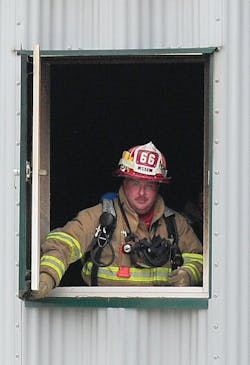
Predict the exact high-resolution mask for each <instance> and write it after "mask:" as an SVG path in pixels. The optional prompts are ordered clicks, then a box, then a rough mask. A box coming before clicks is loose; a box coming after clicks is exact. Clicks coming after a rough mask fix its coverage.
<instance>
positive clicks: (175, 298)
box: [18, 48, 216, 308]
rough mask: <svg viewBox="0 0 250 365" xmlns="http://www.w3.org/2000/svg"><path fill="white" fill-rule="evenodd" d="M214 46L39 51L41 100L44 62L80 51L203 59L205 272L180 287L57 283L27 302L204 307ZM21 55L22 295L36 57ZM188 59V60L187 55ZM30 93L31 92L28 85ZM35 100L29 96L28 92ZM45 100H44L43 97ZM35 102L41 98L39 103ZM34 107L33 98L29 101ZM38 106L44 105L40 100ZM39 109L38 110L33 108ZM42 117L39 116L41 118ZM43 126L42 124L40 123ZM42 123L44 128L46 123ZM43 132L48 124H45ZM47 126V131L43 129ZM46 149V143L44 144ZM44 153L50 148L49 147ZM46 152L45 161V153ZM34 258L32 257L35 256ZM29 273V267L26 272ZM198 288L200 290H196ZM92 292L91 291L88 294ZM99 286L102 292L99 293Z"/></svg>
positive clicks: (26, 258) (208, 282)
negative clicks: (195, 282) (198, 281)
mask: <svg viewBox="0 0 250 365" xmlns="http://www.w3.org/2000/svg"><path fill="white" fill-rule="evenodd" d="M215 51H216V48H198V49H144V50H106V51H99V50H96V51H94V50H93V51H82V50H81V51H63V50H58V51H45V50H42V51H40V52H39V56H40V58H41V60H40V61H39V62H40V66H41V70H39V72H40V71H42V74H43V76H42V77H41V75H40V74H38V77H37V79H38V81H41V84H42V86H41V87H40V91H41V94H42V96H41V95H40V99H42V100H43V101H44V100H46V98H47V97H49V96H48V95H49V93H48V95H47V96H46V93H47V92H48V90H47V88H48V87H49V78H50V74H49V65H50V63H51V62H57V60H58V61H59V60H60V61H61V60H62V59H69V58H70V59H72V60H75V59H78V60H80V59H84V58H85V57H89V56H91V57H110V56H112V57H125V58H126V57H131V56H143V57H147V56H150V57H154V56H162V57H168V58H174V59H175V60H176V62H178V60H181V58H182V57H185V59H186V60H188V59H190V60H191V59H192V60H193V59H195V58H196V59H200V60H202V62H204V75H205V82H204V141H205V149H204V167H203V169H204V197H205V208H204V212H205V216H206V219H205V223H204V225H205V227H204V228H205V246H204V247H205V249H204V251H205V260H206V264H205V274H204V281H205V284H203V287H202V288H185V289H180V288H176V290H172V291H167V290H162V288H161V289H159V288H156V287H152V289H151V290H149V291H148V290H146V291H145V290H144V291H143V289H142V290H140V288H139V289H138V288H137V289H136V290H135V289H133V288H129V289H127V288H126V289H125V288H124V289H123V288H120V287H119V289H118V288H116V287H112V288H111V287H107V288H105V289H104V290H103V288H102V289H100V288H95V289H94V288H92V287H90V288H88V289H86V290H85V294H82V289H81V288H80V289H79V288H74V287H70V288H67V289H65V288H56V289H54V290H53V292H52V295H51V296H49V297H47V298H45V299H43V300H38V301H29V300H26V301H25V303H26V306H40V305H50V306H51V305H55V306H82V307H128V308H129V307H146V308H151V307H159V308H163V307H170V308H179V307H180V308H183V307H185V308H207V307H208V299H209V298H210V295H211V280H210V272H211V270H210V269H211V259H210V258H211V242H210V241H211V238H210V237H211V235H210V230H211V209H210V205H211V204H210V203H211V196H212V191H211V186H212V184H211V181H210V182H209V178H208V175H209V171H211V170H212V147H211V145H212V132H213V131H212V125H213V120H212V104H213V87H212V85H213V54H214V52H215ZM18 54H19V56H20V58H21V152H20V249H19V292H20V297H22V295H23V293H24V291H25V290H26V279H27V273H28V274H29V275H30V251H31V244H30V241H31V239H30V230H31V225H32V223H31V218H30V216H31V199H30V195H31V186H30V185H31V184H29V179H30V173H32V172H33V171H32V172H31V171H30V170H31V169H32V167H31V165H30V163H29V161H30V160H31V159H32V156H30V151H28V149H27V143H28V140H29V139H30V138H31V137H32V136H31V134H32V133H31V132H30V129H29V128H28V124H29V123H30V122H29V121H28V118H29V115H30V108H31V105H29V103H30V100H31V98H30V95H29V93H30V90H31V85H30V83H29V81H28V75H29V73H30V72H34V70H33V60H34V57H35V50H34V52H33V51H32V50H22V51H19V52H18ZM190 62H191V61H190ZM33 93H35V91H34V89H33ZM33 100H34V98H33ZM45 104H46V102H45ZM39 105H40V104H39ZM33 107H34V101H33ZM39 107H41V108H42V109H43V108H44V106H43V105H40V106H39ZM38 114H39V111H38ZM48 115H49V110H48V109H47V110H45V117H44V121H45V120H48V119H49V118H48ZM44 121H43V122H44ZM42 128H43V127H42ZM44 128H48V129H49V126H48V125H46V126H45V127H44ZM47 132H48V130H47ZM47 132H46V133H47ZM44 147H45V148H48V149H49V146H48V145H46V144H45V145H44ZM48 155H49V152H48ZM48 155H47V154H46V156H45V157H44V158H45V165H46V164H49V159H48V158H49V157H48ZM47 173H48V172H47V170H46V166H45V168H44V167H43V166H42V169H40V170H39V171H38V174H40V175H42V174H44V175H46V174H47ZM43 192H46V194H47V197H45V198H44V197H42V204H43V207H44V208H45V210H47V213H48V210H49V185H48V183H47V184H45V187H43V188H42V194H43ZM46 228H48V223H46V224H45V229H46ZM36 259H37V258H36ZM31 274H32V273H31ZM200 289H201V290H200ZM90 292H91V295H90ZM103 292H105V293H104V294H103Z"/></svg>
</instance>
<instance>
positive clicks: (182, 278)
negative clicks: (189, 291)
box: [168, 268, 191, 286]
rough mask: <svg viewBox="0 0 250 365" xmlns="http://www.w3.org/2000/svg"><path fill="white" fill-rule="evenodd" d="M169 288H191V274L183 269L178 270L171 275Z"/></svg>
mask: <svg viewBox="0 0 250 365" xmlns="http://www.w3.org/2000/svg"><path fill="white" fill-rule="evenodd" d="M168 285H169V286H190V285H191V278H190V275H189V273H188V272H187V271H186V270H183V269H181V268H180V269H177V270H174V271H172V272H171V273H170V274H169V281H168Z"/></svg>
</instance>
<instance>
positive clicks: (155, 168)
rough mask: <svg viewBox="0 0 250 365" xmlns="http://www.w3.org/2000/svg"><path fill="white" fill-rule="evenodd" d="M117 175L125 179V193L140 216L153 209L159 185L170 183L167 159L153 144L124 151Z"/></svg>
mask: <svg viewBox="0 0 250 365" xmlns="http://www.w3.org/2000/svg"><path fill="white" fill-rule="evenodd" d="M115 174H116V175H117V176H120V177H124V182H123V188H124V192H125V194H126V197H127V199H128V202H129V204H130V205H131V207H132V208H133V209H134V210H135V211H136V212H137V213H138V214H145V213H147V212H148V211H149V210H150V209H151V208H152V207H153V205H154V203H155V199H156V196H157V193H158V190H159V184H160V183H168V182H169V178H168V177H167V166H166V159H165V157H164V155H163V154H162V153H161V152H160V151H159V150H158V149H157V148H156V147H155V146H154V144H153V143H152V142H149V143H147V144H145V145H140V146H135V147H132V148H130V149H129V150H128V151H124V152H123V154H122V157H121V159H120V161H119V164H118V169H117V170H116V171H115Z"/></svg>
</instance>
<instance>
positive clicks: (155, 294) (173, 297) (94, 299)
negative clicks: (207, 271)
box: [25, 287, 209, 309]
mask: <svg viewBox="0 0 250 365" xmlns="http://www.w3.org/2000/svg"><path fill="white" fill-rule="evenodd" d="M208 298H209V295H208V292H205V291H204V288H202V287H199V288H198V287H188V288H162V287H143V288H142V287H140V288H137V287H127V288H124V287H92V288H89V287H84V288H83V287H63V288H62V287H59V288H56V289H54V290H53V291H52V293H51V295H50V296H49V297H47V298H44V299H41V300H26V301H25V305H26V307H40V306H55V307H56V306H57V307H67V306H69V307H106V308H107V307H110V308H191V309H207V308H208Z"/></svg>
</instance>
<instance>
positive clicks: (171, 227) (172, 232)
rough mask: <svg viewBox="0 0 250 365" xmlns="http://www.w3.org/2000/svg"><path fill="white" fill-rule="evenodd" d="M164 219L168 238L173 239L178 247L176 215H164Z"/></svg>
mask: <svg viewBox="0 0 250 365" xmlns="http://www.w3.org/2000/svg"><path fill="white" fill-rule="evenodd" d="M164 218H165V222H166V225H167V229H168V238H173V240H174V242H175V243H176V244H177V245H178V241H179V235H178V231H177V226H176V222H175V215H174V214H172V215H169V216H168V217H166V216H165V215H164Z"/></svg>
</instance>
